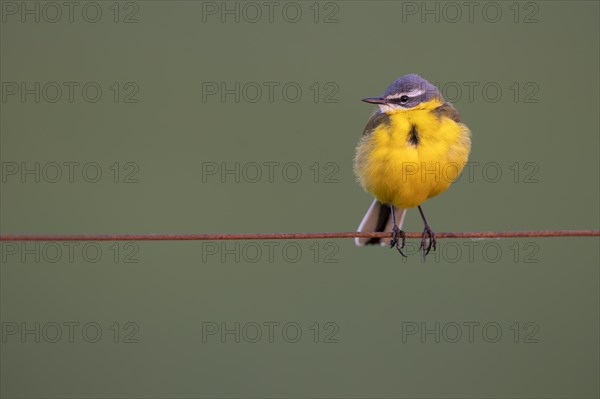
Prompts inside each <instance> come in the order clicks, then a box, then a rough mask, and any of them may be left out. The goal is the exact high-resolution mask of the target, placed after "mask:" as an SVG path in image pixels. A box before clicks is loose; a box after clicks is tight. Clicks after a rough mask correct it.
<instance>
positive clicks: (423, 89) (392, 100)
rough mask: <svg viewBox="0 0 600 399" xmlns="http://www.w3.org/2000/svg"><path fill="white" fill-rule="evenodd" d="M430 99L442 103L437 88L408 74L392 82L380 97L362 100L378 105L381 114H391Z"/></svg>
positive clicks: (420, 78) (442, 100) (417, 76)
mask: <svg viewBox="0 0 600 399" xmlns="http://www.w3.org/2000/svg"><path fill="white" fill-rule="evenodd" d="M432 99H437V100H439V101H441V102H444V99H443V97H442V94H441V93H440V91H439V90H438V88H437V87H435V86H434V85H432V84H431V83H429V82H428V81H426V80H425V79H423V78H422V77H420V76H419V75H415V74H409V75H404V76H402V77H400V78H398V79H396V80H394V81H393V82H392V84H391V85H390V86H389V87H388V88H387V89H386V90H385V93H383V95H382V96H381V97H370V98H364V99H363V101H364V102H367V103H371V104H377V105H379V107H380V108H381V110H382V111H383V112H391V111H396V110H408V109H411V108H414V107H416V106H417V105H419V104H422V103H424V102H428V101H430V100H432Z"/></svg>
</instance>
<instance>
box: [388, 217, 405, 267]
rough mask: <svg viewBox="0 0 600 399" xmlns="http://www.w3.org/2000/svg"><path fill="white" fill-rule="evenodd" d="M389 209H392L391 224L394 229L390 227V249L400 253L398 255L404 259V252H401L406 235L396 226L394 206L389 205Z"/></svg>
mask: <svg viewBox="0 0 600 399" xmlns="http://www.w3.org/2000/svg"><path fill="white" fill-rule="evenodd" d="M390 208H391V209H392V224H393V225H394V227H392V240H391V241H390V248H394V247H396V249H397V250H398V252H400V255H402V256H404V257H405V258H406V255H404V252H402V249H403V248H404V244H405V241H406V234H405V233H404V231H402V230H400V228H399V227H398V225H396V213H395V211H394V205H390Z"/></svg>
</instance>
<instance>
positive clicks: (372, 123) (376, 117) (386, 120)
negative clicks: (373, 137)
mask: <svg viewBox="0 0 600 399" xmlns="http://www.w3.org/2000/svg"><path fill="white" fill-rule="evenodd" d="M381 124H387V125H389V124H390V117H389V115H388V114H386V113H385V112H381V110H377V111H375V113H374V114H373V115H371V117H370V118H369V121H368V122H367V126H365V129H364V130H363V133H362V135H363V136H367V135H369V134H371V133H373V130H375V129H376V128H377V126H379V125H381Z"/></svg>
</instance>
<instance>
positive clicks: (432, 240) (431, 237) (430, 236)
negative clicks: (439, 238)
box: [418, 205, 436, 261]
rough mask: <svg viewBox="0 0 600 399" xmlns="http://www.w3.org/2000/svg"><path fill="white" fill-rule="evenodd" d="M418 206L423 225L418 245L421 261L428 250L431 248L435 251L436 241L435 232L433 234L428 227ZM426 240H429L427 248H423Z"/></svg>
mask: <svg viewBox="0 0 600 399" xmlns="http://www.w3.org/2000/svg"><path fill="white" fill-rule="evenodd" d="M418 208H419V213H420V214H421V219H423V224H424V225H425V229H424V230H423V236H422V237H421V245H420V247H419V249H420V250H421V255H422V258H423V261H425V257H426V256H427V254H428V253H429V251H431V249H432V248H433V250H434V251H435V246H436V241H435V234H433V231H432V230H431V228H430V227H429V223H427V219H425V214H424V213H423V209H421V205H419V206H418ZM427 240H429V244H427V248H425V242H426V241H427Z"/></svg>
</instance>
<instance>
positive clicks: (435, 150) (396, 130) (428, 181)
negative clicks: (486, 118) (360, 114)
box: [354, 100, 471, 208]
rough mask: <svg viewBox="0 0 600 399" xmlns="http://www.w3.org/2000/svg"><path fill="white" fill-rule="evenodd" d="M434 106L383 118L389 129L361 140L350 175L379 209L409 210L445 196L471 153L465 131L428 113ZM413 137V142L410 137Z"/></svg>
mask: <svg viewBox="0 0 600 399" xmlns="http://www.w3.org/2000/svg"><path fill="white" fill-rule="evenodd" d="M439 105H441V104H440V103H439V102H437V101H435V100H434V101H430V102H429V103H423V104H420V105H419V106H418V107H415V108H413V109H410V110H394V111H392V112H390V113H388V116H389V123H383V124H380V125H379V126H377V127H376V128H375V129H374V130H373V131H372V132H371V133H370V134H366V135H364V136H363V137H362V138H361V140H360V142H359V143H358V146H357V148H356V157H355V162H354V171H355V173H356V175H357V177H358V180H359V182H360V184H361V185H362V187H363V188H364V189H365V190H366V191H368V192H370V193H371V194H372V195H373V196H374V197H375V198H377V199H378V200H379V201H380V202H382V203H384V204H392V205H394V206H396V207H399V208H412V207H415V206H417V205H419V204H421V203H422V202H424V201H425V200H427V199H428V198H431V197H433V196H435V195H437V194H439V193H441V192H443V191H445V190H446V189H447V188H448V187H449V186H450V184H451V183H452V182H453V181H454V180H455V179H456V178H457V177H458V175H459V174H460V172H461V171H462V169H463V167H464V165H465V163H466V162H467V158H468V156H469V152H470V149H471V138H470V131H469V129H468V128H467V127H466V126H465V125H464V124H462V123H457V122H455V121H454V120H452V119H450V118H449V117H446V116H443V115H442V116H438V115H437V114H436V113H435V112H434V111H433V110H434V109H435V108H437V107H438V106H439ZM415 134H416V137H415Z"/></svg>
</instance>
